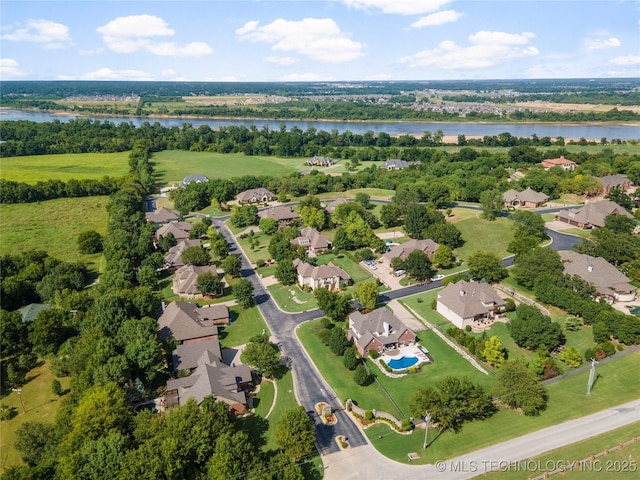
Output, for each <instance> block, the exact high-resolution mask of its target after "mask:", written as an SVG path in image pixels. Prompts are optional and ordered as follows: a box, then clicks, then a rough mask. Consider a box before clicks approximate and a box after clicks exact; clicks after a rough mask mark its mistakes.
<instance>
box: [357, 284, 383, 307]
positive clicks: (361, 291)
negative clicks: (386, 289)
mask: <svg viewBox="0 0 640 480" xmlns="http://www.w3.org/2000/svg"><path fill="white" fill-rule="evenodd" d="M356 298H357V299H358V301H359V302H360V305H362V307H364V308H365V309H367V310H373V309H374V308H376V304H377V303H378V282H377V280H373V281H371V282H362V283H360V284H359V285H358V286H357V287H356Z"/></svg>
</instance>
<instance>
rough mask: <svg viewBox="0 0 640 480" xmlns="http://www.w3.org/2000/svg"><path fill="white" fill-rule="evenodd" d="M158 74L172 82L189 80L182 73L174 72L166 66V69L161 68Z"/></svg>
mask: <svg viewBox="0 0 640 480" xmlns="http://www.w3.org/2000/svg"><path fill="white" fill-rule="evenodd" d="M160 74H161V75H162V77H163V78H165V79H166V80H170V81H172V82H186V81H188V80H189V79H187V78H185V77H183V76H182V75H179V74H178V72H176V71H175V70H174V69H172V68H168V69H166V70H162V72H160Z"/></svg>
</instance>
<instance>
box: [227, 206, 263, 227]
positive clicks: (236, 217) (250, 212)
mask: <svg viewBox="0 0 640 480" xmlns="http://www.w3.org/2000/svg"><path fill="white" fill-rule="evenodd" d="M229 221H230V222H231V225H233V226H234V227H238V228H239V227H248V226H249V225H256V224H257V223H258V207H256V206H255V205H242V206H237V205H236V206H235V207H233V210H232V212H231V218H230V219H229Z"/></svg>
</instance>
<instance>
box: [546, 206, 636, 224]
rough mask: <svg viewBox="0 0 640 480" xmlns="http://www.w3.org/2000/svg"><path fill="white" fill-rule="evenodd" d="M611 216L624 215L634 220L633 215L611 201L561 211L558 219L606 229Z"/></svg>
mask: <svg viewBox="0 0 640 480" xmlns="http://www.w3.org/2000/svg"><path fill="white" fill-rule="evenodd" d="M609 215H624V216H625V217H628V218H633V215H631V214H630V213H629V212H627V211H626V210H625V209H624V208H622V207H621V206H620V205H618V204H617V203H616V202H612V201H611V200H600V201H599V202H590V203H587V204H585V205H584V206H582V207H580V208H573V209H567V210H560V211H559V212H558V218H560V219H565V220H567V221H571V222H576V223H581V224H584V225H593V226H595V227H604V223H605V218H606V217H607V216H609Z"/></svg>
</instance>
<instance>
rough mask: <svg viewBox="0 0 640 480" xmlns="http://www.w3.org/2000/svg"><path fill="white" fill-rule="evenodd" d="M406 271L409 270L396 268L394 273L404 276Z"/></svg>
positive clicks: (397, 275)
mask: <svg viewBox="0 0 640 480" xmlns="http://www.w3.org/2000/svg"><path fill="white" fill-rule="evenodd" d="M405 273H407V272H406V271H404V270H396V271H395V272H394V273H393V274H394V275H395V276H396V277H401V276H402V275H404V274H405Z"/></svg>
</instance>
